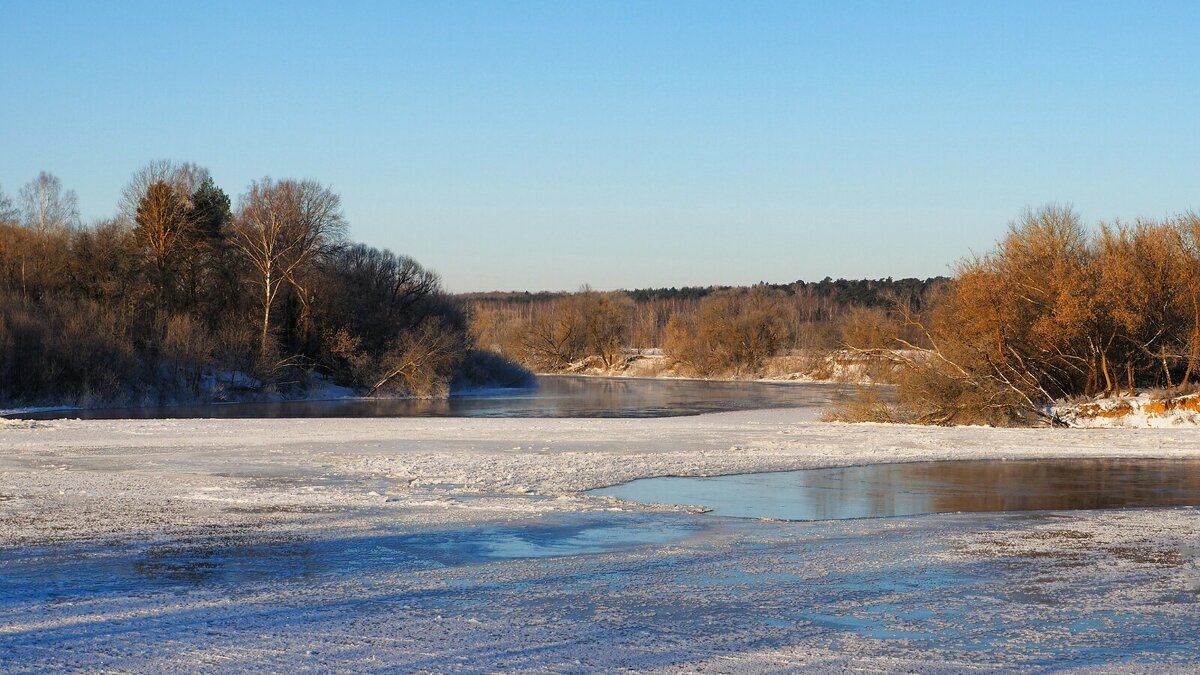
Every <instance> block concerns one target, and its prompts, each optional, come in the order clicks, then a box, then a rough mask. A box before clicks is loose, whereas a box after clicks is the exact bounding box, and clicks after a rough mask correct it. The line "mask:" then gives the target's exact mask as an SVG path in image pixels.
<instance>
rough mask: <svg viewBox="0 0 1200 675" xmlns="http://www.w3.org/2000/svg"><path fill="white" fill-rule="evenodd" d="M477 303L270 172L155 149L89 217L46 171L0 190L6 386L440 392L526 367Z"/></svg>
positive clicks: (102, 398)
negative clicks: (211, 164)
mask: <svg viewBox="0 0 1200 675" xmlns="http://www.w3.org/2000/svg"><path fill="white" fill-rule="evenodd" d="M467 323H468V320H467V313H466V310H465V308H464V307H463V306H462V305H461V303H460V302H459V301H457V300H455V299H454V298H452V297H450V296H449V295H447V294H446V293H445V292H444V291H443V289H442V286H441V282H440V279H439V278H438V276H437V275H436V274H435V273H434V272H432V271H431V270H428V269H426V268H424V267H422V266H421V265H420V264H419V263H417V262H416V261H415V260H413V259H411V258H409V257H407V256H403V255H399V254H395V253H392V252H391V251H387V250H383V249H378V248H374V247H370V246H367V245H365V244H357V243H354V242H352V241H350V240H349V239H348V238H347V222H346V219H345V216H344V214H343V212H342V207H341V200H340V197H339V196H338V195H337V194H336V193H335V192H333V191H332V190H331V189H330V188H329V187H328V186H325V185H322V184H320V183H318V182H316V181H312V180H295V179H278V180H277V179H272V178H263V179H261V180H258V181H254V182H253V183H251V184H250V185H249V186H248V187H247V188H246V190H245V191H244V192H243V193H242V194H241V195H240V196H239V197H238V198H237V200H236V202H234V200H232V199H231V198H230V197H229V196H228V194H226V193H225V191H224V190H222V189H221V188H220V187H219V186H218V185H217V184H216V183H215V182H214V181H213V179H212V177H211V176H210V175H209V172H208V171H207V170H205V169H204V168H202V167H199V166H197V165H195V164H190V163H174V162H168V161H158V162H151V163H149V164H147V165H145V166H143V167H141V168H140V169H138V170H137V171H136V172H134V174H133V175H132V176H131V178H130V180H129V182H128V183H127V185H126V186H125V188H124V190H123V192H122V195H121V200H120V204H119V205H118V208H117V213H116V214H115V215H114V216H113V217H111V218H108V219H104V220H101V221H99V222H95V223H91V224H88V225H83V224H82V223H81V222H80V217H79V210H78V200H77V197H76V195H75V193H74V192H73V191H70V190H66V189H64V187H63V185H62V181H61V180H60V179H58V178H57V177H55V176H53V175H52V174H49V173H42V174H40V175H39V176H38V177H37V178H35V179H34V180H32V181H30V182H29V183H28V184H27V185H25V186H23V187H22V188H21V189H20V190H19V191H18V193H17V195H16V198H15V199H13V198H11V197H8V196H7V195H6V194H5V193H4V192H3V191H2V190H0V398H3V399H4V400H5V401H8V402H22V403H41V402H56V403H61V402H77V403H88V402H93V403H96V402H146V401H155V400H158V401H162V400H185V399H187V400H195V399H205V398H217V399H220V398H229V397H236V396H239V395H246V394H254V393H262V392H270V391H275V392H281V393H284V394H300V393H303V392H305V391H306V390H308V389H309V388H310V387H311V386H312V385H313V384H314V383H316V382H334V383H337V384H341V385H345V386H349V387H352V388H354V389H356V390H358V391H360V392H363V393H371V394H375V393H393V394H396V393H398V394H416V395H422V396H429V395H439V394H443V393H445V392H446V391H448V389H449V387H450V386H451V384H452V383H454V382H455V380H456V379H457V380H459V381H462V382H467V381H473V380H479V381H484V383H486V381H489V380H491V379H493V378H499V379H501V380H508V379H512V378H518V379H520V378H522V377H524V376H525V375H524V374H523V372H522V371H521V370H520V369H517V368H515V367H512V366H511V365H509V364H505V363H503V362H501V361H500V360H498V359H495V358H493V357H489V356H488V355H484V354H478V353H476V352H475V350H474V349H473V346H472V343H471V340H470V336H469V334H468V331H467Z"/></svg>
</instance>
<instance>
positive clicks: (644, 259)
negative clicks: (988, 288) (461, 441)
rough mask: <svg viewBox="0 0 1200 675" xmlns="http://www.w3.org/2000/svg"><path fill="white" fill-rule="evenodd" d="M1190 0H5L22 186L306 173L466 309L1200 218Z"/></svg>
mask: <svg viewBox="0 0 1200 675" xmlns="http://www.w3.org/2000/svg"><path fill="white" fill-rule="evenodd" d="M340 5H346V6H340ZM1197 7H1198V5H1197V4H1195V3H1180V4H1152V3H1128V4H1105V3H1098V2H1081V3H1043V2H1029V3H1022V2H994V3H981V2H966V1H963V2H945V3H914V2H881V3H852V2H821V3H805V2H780V3H771V2H721V3H707V2H679V3H674V2H647V1H638V2H561V1H558V2H479V3H475V2H422V3H412V4H404V3H394V2H380V3H306V2H299V1H294V2H288V3H269V2H235V3H222V2H209V3H188V4H186V5H185V4H182V3H163V2H147V3H135V2H113V3H92V2H87V3H83V2H80V3H64V2H45V1H39V2H27V1H25V0H4V1H3V3H2V5H0V8H2V14H0V16H2V17H3V19H2V20H0V101H2V103H0V189H3V190H4V191H5V192H6V193H7V194H9V195H10V196H12V195H14V194H15V193H16V191H17V190H18V189H19V187H20V185H21V184H22V183H24V182H26V181H28V180H29V179H30V178H32V177H33V176H35V175H36V174H37V172H38V171H40V170H48V171H52V172H54V173H56V174H57V175H59V176H60V177H61V178H62V179H63V181H64V183H65V184H66V185H67V186H68V187H71V188H73V189H75V190H76V191H77V192H78V194H79V198H80V206H81V210H82V212H83V215H84V217H85V219H93V218H101V217H106V216H109V215H111V214H112V213H113V212H115V209H116V204H117V200H118V197H119V194H120V189H121V187H122V185H123V184H124V183H125V182H126V181H127V180H128V178H129V175H130V174H131V173H132V172H133V171H134V170H135V169H136V168H137V167H138V166H140V165H141V164H143V163H145V162H147V161H149V160H152V159H158V158H167V159H174V160H179V161H192V162H196V163H198V164H201V165H203V166H206V167H208V168H209V169H210V170H211V172H212V174H213V176H214V178H215V179H216V181H217V182H218V184H220V185H221V186H222V187H223V188H224V189H225V190H226V191H227V192H229V193H230V194H231V195H232V196H234V197H235V199H236V196H237V195H238V194H240V193H241V192H242V191H243V190H244V189H245V186H246V185H247V184H248V183H249V182H250V181H251V180H253V179H255V178H258V177H262V176H264V175H271V176H274V177H277V178H280V177H297V178H315V179H317V180H320V181H322V182H324V183H326V184H329V185H331V186H332V187H333V188H334V189H335V190H336V191H338V192H339V193H340V194H341V195H342V199H343V204H344V207H345V211H346V214H347V216H348V218H349V220H350V222H351V232H352V235H353V237H354V238H355V239H358V240H361V241H366V242H368V243H370V244H373V245H376V246H381V247H387V248H391V249H393V250H396V251H400V252H404V253H407V254H410V255H412V256H414V257H415V258H417V259H418V260H420V261H421V262H423V263H424V264H426V265H428V266H430V267H433V268H434V269H436V270H438V271H439V272H440V273H441V274H442V276H443V279H444V280H445V282H446V285H447V286H448V287H449V288H450V289H452V290H455V291H466V290H492V289H530V290H538V289H573V288H576V287H578V286H580V285H581V284H585V283H586V284H591V285H592V286H593V287H596V288H604V289H606V288H618V287H626V288H632V287H647V286H680V285H707V284H737V283H751V282H755V281H759V280H766V281H773V282H787V281H793V280H796V279H808V280H812V279H820V278H822V277H825V276H827V275H828V276H833V277H838V276H844V277H885V276H895V277H900V276H927V275H936V274H944V273H947V272H948V271H949V270H950V268H951V266H952V264H953V262H954V261H955V260H957V259H959V258H961V257H962V256H964V255H967V254H968V253H970V252H971V251H982V250H985V249H987V248H988V247H989V246H990V245H991V244H992V243H993V242H994V241H995V240H996V239H997V238H998V237H1000V236H1001V235H1002V234H1003V232H1004V228H1005V226H1006V224H1007V223H1008V222H1009V221H1010V220H1011V219H1012V218H1013V217H1015V216H1016V215H1017V214H1018V213H1019V211H1020V210H1021V209H1022V208H1024V207H1026V206H1037V205H1041V204H1043V203H1046V202H1051V201H1057V202H1069V203H1072V204H1074V205H1075V206H1076V208H1077V209H1078V210H1079V211H1080V213H1081V214H1082V215H1083V216H1084V217H1085V218H1087V219H1088V220H1090V221H1095V220H1099V219H1113V218H1133V217H1136V216H1150V217H1158V216H1163V215H1167V214H1171V213H1175V212H1179V211H1182V210H1186V209H1192V208H1200V198H1198V195H1200V192H1198V191H1197V188H1198V186H1200V161H1198V159H1200V114H1198V112H1200V42H1198V41H1197V40H1195V33H1196V29H1197V28H1200V10H1198V9H1197Z"/></svg>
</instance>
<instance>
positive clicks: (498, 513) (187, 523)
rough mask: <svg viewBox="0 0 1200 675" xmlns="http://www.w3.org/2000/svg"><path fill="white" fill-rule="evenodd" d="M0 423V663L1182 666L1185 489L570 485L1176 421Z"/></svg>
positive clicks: (1093, 435) (1070, 441)
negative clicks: (1095, 425)
mask: <svg viewBox="0 0 1200 675" xmlns="http://www.w3.org/2000/svg"><path fill="white" fill-rule="evenodd" d="M0 424H2V425H3V426H0V616H3V619H2V620H0V670H3V671H6V672H8V671H24V670H33V671H45V670H55V669H59V668H64V667H65V668H77V669H82V670H89V671H95V670H111V671H140V672H147V671H150V672H170V671H192V670H213V669H236V670H262V671H280V670H288V671H297V672H299V671H306V670H331V669H337V670H401V671H429V672H445V671H462V672H491V671H495V670H510V669H524V670H533V671H556V672H560V671H579V670H620V669H627V670H633V671H699V670H703V671H706V672H710V671H716V672H733V671H737V672H757V671H777V670H779V669H781V668H786V669H810V670H849V669H863V670H867V671H870V672H874V671H895V670H920V671H947V672H959V671H992V670H1007V669H1011V668H1013V667H1021V668H1030V669H1052V668H1059V667H1068V666H1074V667H1078V668H1081V669H1093V670H1095V669H1099V670H1129V671H1138V672H1144V671H1146V670H1175V671H1180V672H1183V671H1188V670H1192V669H1194V668H1196V667H1197V666H1200V603H1198V600H1200V556H1198V554H1197V551H1198V549H1197V546H1198V544H1200V511H1197V510H1194V509H1190V508H1176V509H1149V510H1146V509H1143V510H1126V511H1104V512H1088V511H1079V512H1062V513H1043V514H1033V515H1030V514H1012V515H965V514H964V515H941V516H924V517H915V518H894V519H882V520H863V521H839V522H824V523H780V522H755V521H737V520H728V519H720V518H714V517H711V516H704V515H697V514H692V513H687V512H686V511H684V510H681V509H675V508H670V507H638V506H635V505H630V504H623V503H619V502H616V501H613V500H611V499H608V498H603V497H595V496H589V495H586V494H583V491H584V490H587V489H589V488H593V487H599V486H605V485H611V484H615V483H619V482H623V481H627V480H631V479H634V478H640V477H648V476H659V475H712V474H720V473H735V472H749V471H764V470H780V469H796V468H806V467H819V466H832V465H849V464H863V463H872V462H896V461H917V460H939V459H968V458H969V459H984V458H995V459H1008V458H1037V457H1155V458H1200V437H1197V435H1196V433H1197V432H1196V431H1195V429H1182V428H1178V429H1103V430H1076V429H1071V430H1061V429H1058V430H1051V429H990V428H952V429H942V428H928V427H907V426H889V425H842V424H824V423H820V422H817V421H815V419H814V411H811V410H805V411H798V410H771V411H753V412H738V413H724V414H711V415H703V416H699V417H685V418H664V419H638V420H621V419H590V420H583V419H534V420H530V419H464V418H408V419H308V420H295V419H277V420H150V421H91V422H82V421H54V422H16V421H3V422H0ZM572 552H583V553H585V554H583V555H561V554H565V553H572Z"/></svg>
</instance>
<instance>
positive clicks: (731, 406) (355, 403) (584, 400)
mask: <svg viewBox="0 0 1200 675" xmlns="http://www.w3.org/2000/svg"><path fill="white" fill-rule="evenodd" d="M843 390H844V388H843V387H839V386H835V385H828V384H798V383H791V382H780V383H773V382H720V381H698V380H666V379H663V380H654V379H632V378H608V377H580V376H569V375H555V376H540V377H538V378H537V386H536V387H531V388H527V389H497V390H488V391H484V392H478V393H469V392H468V393H463V394H458V395H454V396H451V397H450V398H448V399H441V400H414V399H347V400H332V401H270V402H257V403H218V404H204V405H177V406H144V407H136V408H90V409H79V410H53V411H43V412H34V413H22V414H16V415H11V417H16V418H21V419H38V420H45V419H163V418H167V419H188V418H276V417H674V416H681V415H699V414H702V413H709V412H727V411H734V410H754V409H760V408H797V407H799V408H816V407H821V406H824V405H825V404H826V403H828V402H829V401H830V399H831V397H832V396H834V395H836V394H837V393H839V392H841V391H843Z"/></svg>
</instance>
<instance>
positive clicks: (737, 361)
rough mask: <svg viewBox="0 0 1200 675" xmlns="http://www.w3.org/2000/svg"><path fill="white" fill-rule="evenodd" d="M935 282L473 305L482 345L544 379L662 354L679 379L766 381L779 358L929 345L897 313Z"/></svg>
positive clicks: (508, 298) (487, 297) (513, 296)
mask: <svg viewBox="0 0 1200 675" xmlns="http://www.w3.org/2000/svg"><path fill="white" fill-rule="evenodd" d="M944 281H945V279H943V278H931V279H923V280H918V279H902V280H892V279H881V280H852V281H847V280H841V279H839V280H837V281H834V280H832V279H825V280H824V281H821V282H811V283H805V282H803V281H798V282H796V283H793V284H777V285H772V284H757V285H755V286H749V287H705V288H699V287H685V288H682V289H675V288H671V289H639V290H634V291H613V292H599V291H594V290H591V289H589V288H586V287H585V288H584V289H582V290H580V291H579V292H576V293H538V294H526V293H479V294H471V295H469V296H466V298H465V299H466V300H467V301H468V302H469V303H470V306H471V308H472V312H471V316H472V326H471V327H472V332H473V334H474V336H475V339H476V341H477V343H478V344H479V345H480V346H481V347H484V348H487V349H490V350H494V351H497V352H499V353H501V354H503V355H505V356H506V357H508V358H511V359H513V360H515V361H518V362H520V363H523V364H525V365H527V366H529V367H530V368H533V369H534V370H539V371H548V372H556V371H564V370H570V369H575V368H578V367H580V366H581V365H594V366H597V367H599V368H601V369H605V370H611V369H613V368H616V367H619V366H620V365H621V363H622V362H623V360H624V359H626V358H627V357H628V356H629V355H630V354H631V353H633V352H638V351H645V350H653V349H661V350H662V351H663V353H664V355H665V356H666V357H667V359H668V360H669V361H670V363H671V364H672V367H673V368H675V370H676V371H677V372H681V373H684V374H689V375H699V376H703V377H717V376H748V375H754V374H758V373H760V372H761V371H762V369H763V368H764V366H765V365H766V364H767V363H768V361H770V360H771V359H772V358H774V357H777V356H780V355H784V354H788V353H794V352H806V353H813V352H822V353H823V352H828V351H830V350H834V349H837V348H839V347H840V346H842V345H844V344H847V343H849V344H854V345H857V346H860V347H863V348H868V347H882V346H885V345H889V344H891V342H892V339H893V338H894V337H898V336H906V337H907V338H908V339H911V340H913V341H917V342H920V341H921V337H920V336H919V335H917V334H915V333H914V332H913V331H911V330H909V329H906V328H904V327H901V326H897V325H895V322H894V321H893V320H892V318H891V316H890V313H889V312H890V309H889V308H892V307H895V306H898V305H900V304H904V305H906V306H910V307H921V306H922V304H923V303H924V301H925V298H926V297H927V296H929V294H930V293H931V292H932V289H934V288H936V287H937V286H938V285H939V284H941V283H942V282H944Z"/></svg>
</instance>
